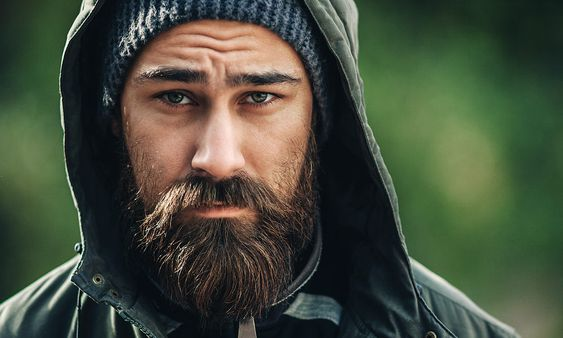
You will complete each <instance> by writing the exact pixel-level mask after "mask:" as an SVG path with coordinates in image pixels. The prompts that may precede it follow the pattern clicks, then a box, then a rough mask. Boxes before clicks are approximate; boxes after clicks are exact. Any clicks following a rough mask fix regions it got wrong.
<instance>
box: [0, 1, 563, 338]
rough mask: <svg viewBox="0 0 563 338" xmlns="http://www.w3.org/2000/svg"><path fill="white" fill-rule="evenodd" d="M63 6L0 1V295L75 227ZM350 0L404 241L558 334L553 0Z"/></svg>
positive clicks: (473, 291)
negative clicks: (66, 150) (63, 121)
mask: <svg viewBox="0 0 563 338" xmlns="http://www.w3.org/2000/svg"><path fill="white" fill-rule="evenodd" d="M79 6H80V4H79V3H78V1H71V0H50V1H33V3H32V2H31V1H29V0H27V1H17V2H16V1H11V2H9V3H7V2H6V1H2V2H0V46H2V49H1V50H0V88H1V89H0V229H1V232H0V267H1V270H0V271H1V273H0V301H1V300H4V299H5V298H7V297H8V296H9V295H11V294H13V293H14V292H16V291H17V290H19V289H21V288H22V287H24V286H25V285H27V284H29V283H30V282H32V281H33V280H35V279H36V278H38V277H39V276H41V275H42V274H44V273H45V272H47V271H48V270H50V269H51V268H53V267H55V266H57V265H58V264H60V263H61V262H63V261H65V260H67V259H69V258H70V257H71V256H73V254H74V252H73V250H72V247H73V244H74V243H75V242H77V241H78V240H79V233H78V228H77V216H76V212H75V210H74V207H73V203H72V200H71V196H70V193H69V190H68V187H67V183H66V178H65V171H64V166H63V152H62V131H61V128H60V122H59V121H60V118H59V115H58V112H59V101H58V100H59V98H58V83H57V81H58V69H59V63H60V55H61V52H62V49H63V46H64V39H65V36H66V32H67V30H68V28H69V27H70V25H71V22H72V20H73V18H74V15H75V14H76V13H77V11H78V8H79ZM358 7H359V9H360V41H361V42H360V66H361V71H362V74H363V77H364V82H365V91H366V97H367V107H368V111H369V119H370V121H371V124H372V127H373V128H374V130H375V134H376V138H377V139H378V141H379V143H380V145H381V147H382V151H383V154H384V158H385V159H386V162H387V165H388V166H389V169H390V171H391V174H392V176H393V178H394V182H395V184H396V188H397V192H398V195H399V201H400V205H401V215H402V220H403V224H404V232H405V235H406V238H407V243H408V245H409V252H410V254H411V255H412V256H414V257H416V258H417V259H419V260H420V261H421V262H423V263H424V264H426V265H427V266H429V267H430V268H431V269H433V270H434V271H436V272H437V273H439V274H441V275H442V276H444V277H445V278H447V279H448V280H449V281H451V282H452V284H454V285H456V286H457V287H459V288H461V289H462V290H464V291H465V292H466V293H467V294H468V295H469V296H470V297H471V298H473V299H474V300H475V301H476V302H477V303H479V304H480V305H482V306H483V307H484V308H485V309H486V310H488V311H489V312H491V313H492V314H493V315H495V316H497V317H498V318H500V319H502V320H504V321H506V322H508V323H510V324H511V325H513V326H515V327H516V328H517V329H518V330H519V331H520V333H521V334H522V335H523V337H536V338H548V337H549V338H550V337H561V336H563V297H562V296H563V268H562V263H561V260H562V258H563V247H562V244H563V243H562V242H563V241H562V239H563V222H562V220H563V217H562V216H563V215H562V208H563V193H562V191H563V108H562V107H563V2H561V1H553V2H548V1H511V2H509V1H496V2H495V1H485V0H476V1H471V2H464V1H447V2H446V1H437V0H426V1H414V0H412V1H406V0H399V1H392V0H381V1H368V0H364V1H358Z"/></svg>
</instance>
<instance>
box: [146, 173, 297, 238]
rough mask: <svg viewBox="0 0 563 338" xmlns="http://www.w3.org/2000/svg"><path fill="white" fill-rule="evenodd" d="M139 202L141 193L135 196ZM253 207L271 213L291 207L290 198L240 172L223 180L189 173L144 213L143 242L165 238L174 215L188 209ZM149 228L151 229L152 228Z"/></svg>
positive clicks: (264, 212)
mask: <svg viewBox="0 0 563 338" xmlns="http://www.w3.org/2000/svg"><path fill="white" fill-rule="evenodd" d="M136 199H137V201H138V202H140V201H141V200H142V199H141V196H140V194H138V195H137V197H136ZM217 204H220V205H221V206H225V207H238V208H250V209H253V210H255V211H257V212H258V213H259V214H263V215H264V214H266V215H268V214H271V211H272V210H279V209H280V208H281V209H282V210H290V209H291V203H290V201H288V200H286V199H282V198H278V194H276V192H275V191H273V190H272V189H271V188H270V187H269V186H268V185H266V184H265V183H263V182H261V181H259V180H257V179H253V178H251V177H249V176H248V175H247V174H246V173H239V174H237V175H235V176H232V177H229V178H227V179H224V180H220V181H217V180H214V179H213V178H212V177H208V176H202V175H198V174H196V173H190V174H188V175H187V176H186V177H185V179H184V180H182V181H177V182H175V183H173V184H172V185H171V186H170V187H169V188H168V189H166V190H165V191H164V192H163V193H161V194H160V195H159V198H158V200H157V201H156V203H155V204H154V206H153V207H152V208H148V209H145V210H150V212H149V213H148V214H146V215H145V217H144V220H143V221H142V224H141V226H140V229H144V230H145V231H142V232H141V238H140V240H141V241H144V240H147V239H149V238H152V239H155V238H161V239H164V238H165V236H166V234H167V232H168V229H170V227H171V226H172V223H173V221H174V219H175V217H176V216H177V215H178V214H179V213H180V212H181V211H182V210H187V209H197V208H206V207H213V206H217ZM149 229H150V230H149Z"/></svg>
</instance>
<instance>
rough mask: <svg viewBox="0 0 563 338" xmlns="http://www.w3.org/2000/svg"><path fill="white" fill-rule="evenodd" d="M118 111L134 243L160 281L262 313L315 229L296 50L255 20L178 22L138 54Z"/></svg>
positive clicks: (179, 298)
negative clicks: (139, 211)
mask: <svg viewBox="0 0 563 338" xmlns="http://www.w3.org/2000/svg"><path fill="white" fill-rule="evenodd" d="M121 118H122V126H123V135H124V138H125V145H126V147H127V152H128V154H129V163H130V166H131V168H130V171H131V172H132V175H131V176H132V178H133V181H134V185H135V188H136V190H137V192H136V196H135V199H136V201H137V202H140V203H141V204H142V206H143V209H144V211H143V216H144V217H141V218H140V219H137V220H136V221H137V222H138V223H139V229H138V230H137V234H136V235H135V236H136V245H137V246H138V247H139V248H140V251H142V252H143V253H144V254H146V255H148V256H149V257H150V258H149V261H150V263H149V264H152V265H154V266H153V267H152V270H155V271H158V272H157V273H155V274H156V275H157V276H154V277H155V278H156V279H157V280H158V281H159V283H160V284H161V287H163V288H164V289H165V292H166V293H167V294H168V295H169V297H170V298H172V299H173V300H174V301H176V302H178V303H180V304H181V305H186V306H188V307H195V308H196V309H197V310H198V311H199V312H200V313H202V314H203V315H204V316H212V315H213V314H214V312H218V313H221V315H226V316H232V317H241V318H244V317H247V316H249V315H257V314H259V312H260V311H262V310H263V309H264V308H265V307H266V306H267V305H269V304H271V303H272V302H273V301H275V300H276V298H277V297H279V293H280V292H281V291H282V289H283V288H284V287H285V285H286V284H287V283H288V282H289V279H290V278H291V276H290V275H291V268H292V266H291V265H292V264H293V259H294V258H295V257H294V256H295V255H296V254H298V253H299V250H300V249H301V247H302V246H303V245H304V243H294V242H299V241H296V238H297V237H300V236H304V237H305V239H307V237H308V236H310V233H311V231H312V230H311V229H312V218H313V216H312V215H313V214H314V208H315V206H314V203H313V200H314V193H313V188H312V181H313V175H314V173H313V169H312V168H313V167H314V157H315V156H316V154H315V151H314V139H313V135H312V133H311V120H312V92H311V86H310V83H309V80H308V78H307V74H306V71H305V68H304V66H303V64H302V62H301V60H300V58H299V56H298V55H297V53H296V52H295V51H294V50H293V48H292V47H291V46H290V45H289V44H287V43H286V42H284V41H283V40H282V39H281V38H280V37H278V36H277V35H276V34H274V33H272V32H271V31H269V30H267V29H265V28H262V27H259V26H256V25H251V24H244V23H240V22H231V21H217V20H202V21H196V22H192V23H188V24H183V25H179V26H177V27H175V28H173V29H172V30H170V31H168V32H165V33H162V34H161V35H159V36H158V37H157V38H155V39H154V40H153V41H151V42H150V43H149V44H148V45H147V46H146V47H145V48H144V49H143V50H142V52H141V53H140V55H139V56H138V58H137V59H136V61H135V63H134V65H133V67H132V69H131V71H130V72H129V74H128V77H127V79H126V83H125V87H124V91H123V95H122V98H121ZM155 267H159V268H155ZM149 270H151V269H149ZM241 295H242V296H241ZM253 297H254V298H253Z"/></svg>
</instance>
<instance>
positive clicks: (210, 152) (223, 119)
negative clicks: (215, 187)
mask: <svg viewBox="0 0 563 338" xmlns="http://www.w3.org/2000/svg"><path fill="white" fill-rule="evenodd" d="M234 122H235V121H234V120H233V118H232V117H231V116H230V114H229V113H226V112H223V113H216V114H210V115H209V117H208V119H207V120H206V122H205V124H204V125H203V130H202V133H201V134H200V137H199V139H198V141H197V149H196V152H195V154H194V157H193V158H192V163H191V164H192V169H194V170H200V171H204V172H206V173H207V174H208V175H209V176H211V177H213V178H215V179H217V180H221V179H224V178H228V177H231V176H233V175H234V174H236V173H237V171H240V170H241V169H242V168H243V167H244V165H245V160H244V156H243V154H242V152H241V147H240V145H241V144H240V140H239V135H241V132H240V130H237V129H236V128H237V127H236V125H235V123H234Z"/></svg>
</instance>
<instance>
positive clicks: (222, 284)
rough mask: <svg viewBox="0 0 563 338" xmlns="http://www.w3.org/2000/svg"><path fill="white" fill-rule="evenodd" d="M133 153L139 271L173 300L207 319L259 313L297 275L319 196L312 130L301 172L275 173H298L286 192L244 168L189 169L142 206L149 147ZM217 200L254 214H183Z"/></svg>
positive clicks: (133, 234)
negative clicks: (219, 177) (229, 173)
mask: <svg viewBox="0 0 563 338" xmlns="http://www.w3.org/2000/svg"><path fill="white" fill-rule="evenodd" d="M311 134H313V133H311ZM132 153H133V154H132V162H133V164H131V163H129V161H128V160H126V163H124V165H123V174H122V188H121V189H120V190H121V191H122V193H123V194H124V195H123V198H122V201H124V206H125V207H124V208H123V210H124V211H125V214H124V220H125V224H128V226H127V228H128V229H129V231H127V232H126V233H127V237H126V238H127V241H128V242H129V245H130V254H131V255H132V256H133V257H134V258H135V259H136V260H138V261H141V262H143V263H142V264H143V267H142V270H144V271H145V273H146V274H148V275H149V277H150V278H151V279H152V280H154V281H156V282H157V284H158V285H159V287H160V289H161V290H162V292H163V293H164V294H165V296H166V297H167V298H169V299H170V300H171V301H172V302H174V303H176V304H178V305H180V306H182V307H183V308H186V309H191V310H193V311H195V312H196V313H197V314H199V315H200V316H201V317H202V319H204V320H206V321H209V320H211V321H223V320H226V319H230V320H241V319H244V318H248V317H250V316H254V317H260V316H261V315H262V314H263V313H264V311H265V310H266V309H267V308H268V306H270V305H272V304H274V303H275V302H276V300H277V299H278V298H279V297H280V296H281V294H282V293H283V292H284V290H285V289H286V288H287V286H288V285H289V283H290V282H291V281H292V279H293V275H294V271H293V268H294V262H295V261H296V259H297V258H298V257H299V255H300V254H301V253H302V251H303V250H304V248H305V247H306V245H307V244H308V243H309V242H310V240H311V237H312V232H313V227H314V222H315V219H314V218H315V214H316V200H317V198H316V191H315V187H316V180H315V174H316V164H317V152H316V145H315V141H314V137H313V136H311V137H310V139H309V142H308V146H307V151H306V153H305V154H304V156H305V157H304V161H303V165H302V167H301V168H300V172H299V173H298V172H297V170H288V171H286V172H280V173H279V175H278V177H277V178H276V180H277V182H275V183H276V184H277V185H278V186H284V184H281V182H291V181H294V180H295V177H297V176H298V180H297V185H296V187H295V189H294V190H293V191H292V192H288V193H286V194H285V195H284V196H280V194H279V192H276V191H275V190H274V189H272V188H271V187H270V186H268V185H267V184H266V183H264V182H261V181H259V180H256V179H255V178H251V177H248V176H247V175H245V174H241V175H237V176H235V177H232V178H229V179H227V180H223V181H220V182H214V181H213V180H212V179H210V178H206V177H202V176H197V175H188V177H186V178H185V179H184V180H182V181H181V182H175V183H174V184H172V185H171V186H170V187H169V188H168V189H166V190H165V191H164V192H163V193H161V194H159V195H158V199H157V200H156V201H155V202H154V203H151V204H153V205H152V206H145V203H144V202H143V199H142V197H141V194H140V190H141V189H142V187H143V186H145V187H146V186H151V185H153V186H154V182H147V181H146V180H150V179H151V177H154V174H151V173H150V169H149V168H148V165H146V164H147V163H150V160H149V159H147V158H145V154H143V153H137V149H132ZM299 156H301V155H299ZM291 158H297V156H293V157H291ZM288 161H289V160H288ZM137 163H138V164H139V165H141V166H142V165H143V164H144V165H145V166H146V167H145V168H143V167H139V168H137V170H136V172H137V173H139V172H142V173H143V174H142V175H139V176H141V177H144V178H146V179H145V181H143V182H138V183H137V182H136V181H135V178H134V175H133V171H132V166H133V165H137ZM283 167H284V169H285V168H294V167H295V165H294V164H293V165H292V164H288V165H285V166H283ZM214 202H222V203H224V204H226V205H229V206H238V207H248V208H251V209H253V210H254V211H255V212H256V215H257V217H256V218H255V219H243V218H241V219H239V218H233V219H231V218H213V219H208V218H200V217H194V216H192V217H190V218H186V217H185V216H184V215H183V213H182V212H183V211H185V210H188V209H190V208H196V207H201V206H209V205H212V203H214ZM139 259H140V260H139Z"/></svg>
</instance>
